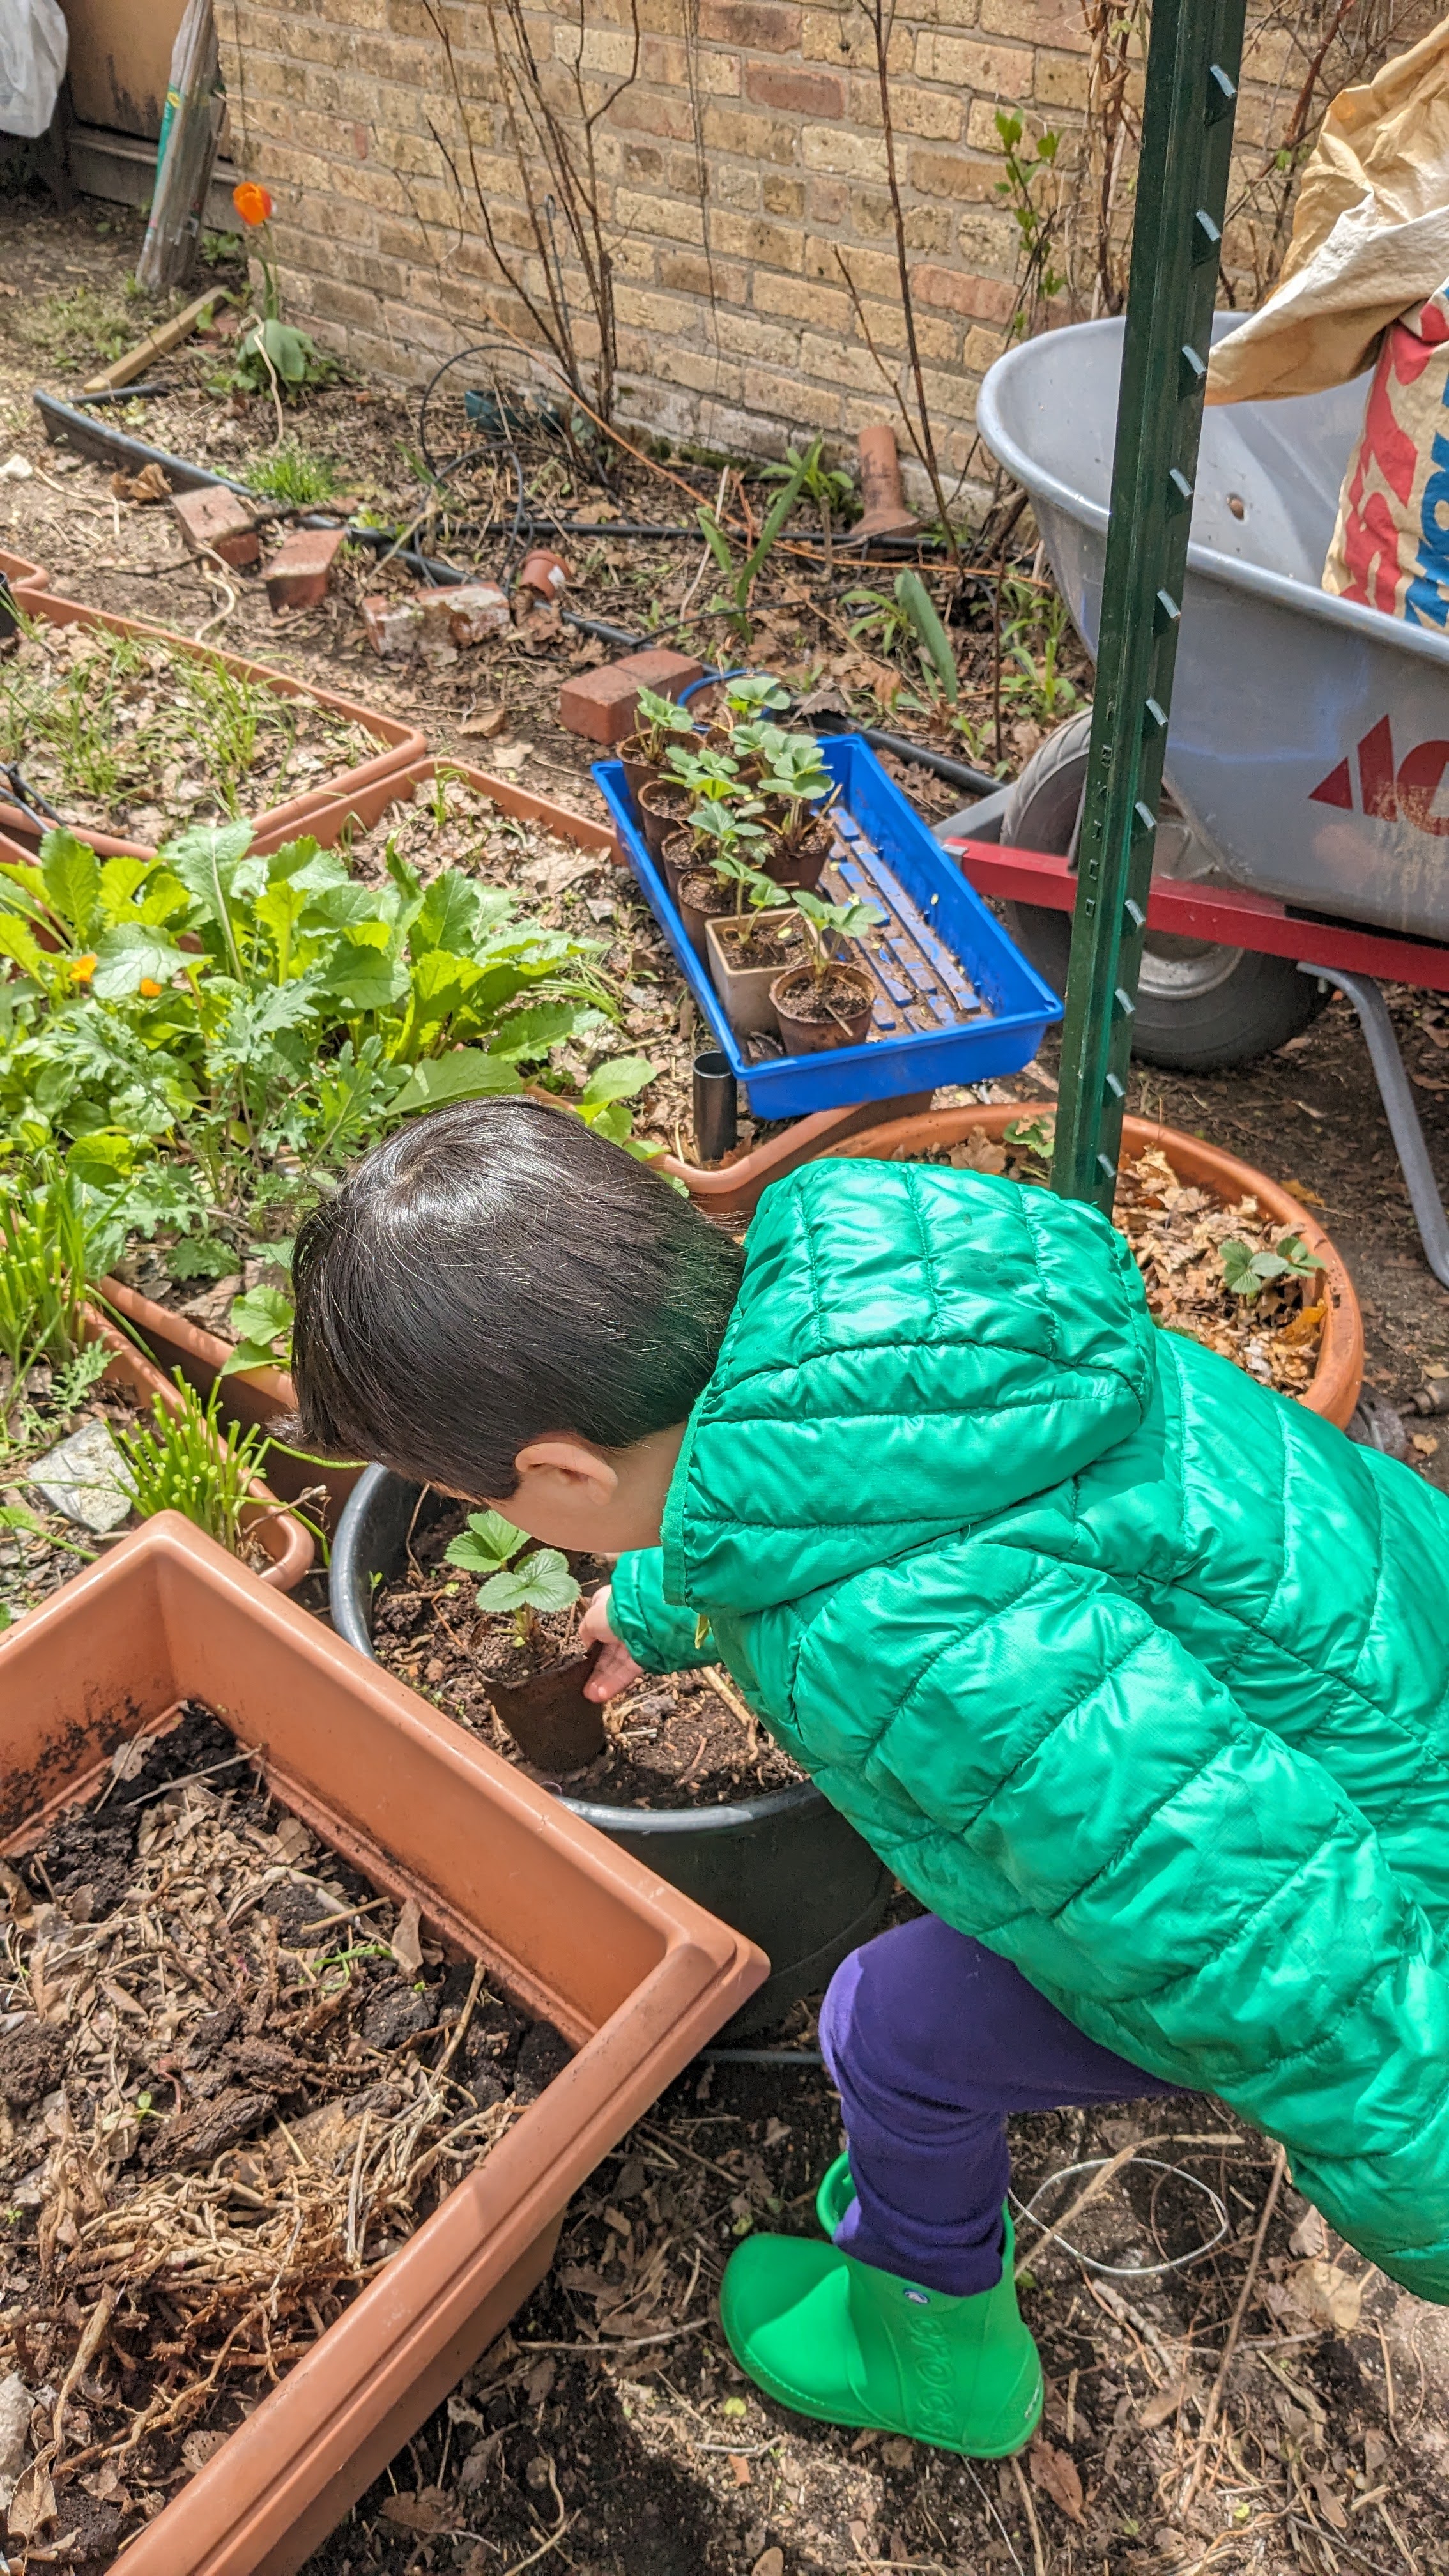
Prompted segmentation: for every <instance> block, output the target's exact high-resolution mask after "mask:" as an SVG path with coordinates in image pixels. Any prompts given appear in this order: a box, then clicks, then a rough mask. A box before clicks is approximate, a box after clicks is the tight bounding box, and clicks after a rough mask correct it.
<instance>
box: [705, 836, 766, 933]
mask: <svg viewBox="0 0 1449 2576" xmlns="http://www.w3.org/2000/svg"><path fill="white" fill-rule="evenodd" d="M711 865H712V867H713V869H714V873H715V875H716V876H717V877H719V878H720V879H721V881H722V883H724V884H725V885H732V886H733V887H734V890H735V916H734V917H735V919H736V921H740V920H743V918H744V910H745V905H746V904H747V903H748V905H749V907H750V910H751V912H763V911H764V910H765V907H766V905H767V904H777V903H778V902H779V901H780V888H779V886H778V885H777V884H776V883H775V880H774V878H773V877H767V876H766V875H765V873H764V871H763V870H762V869H760V868H757V867H756V866H755V865H754V864H753V862H752V861H751V860H749V859H747V858H745V857H744V856H743V855H742V854H741V853H739V852H735V851H731V852H729V853H727V854H721V856H720V857H719V858H717V859H714V860H712V861H711Z"/></svg>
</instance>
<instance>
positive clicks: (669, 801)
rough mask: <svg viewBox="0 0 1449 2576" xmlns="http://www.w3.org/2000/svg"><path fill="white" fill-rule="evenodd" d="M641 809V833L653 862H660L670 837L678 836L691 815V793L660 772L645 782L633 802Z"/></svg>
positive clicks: (676, 781) (675, 780)
mask: <svg viewBox="0 0 1449 2576" xmlns="http://www.w3.org/2000/svg"><path fill="white" fill-rule="evenodd" d="M634 802H635V804H636V805H637V806H638V809H639V832H640V836H641V838H642V840H643V843H644V847H645V849H646V850H647V851H648V853H649V856H650V857H651V859H657V858H659V857H660V856H661V855H662V853H663V849H664V844H665V842H666V841H667V840H668V839H669V837H670V835H671V833H674V832H677V831H678V829H679V827H680V825H681V824H682V822H683V821H684V818H685V816H686V814H687V813H688V812H689V790H688V788H687V787H685V786H682V785H681V784H680V782H679V781H678V780H677V779H673V778H661V777H660V776H659V775H658V773H657V772H655V773H654V774H652V775H651V776H650V777H648V778H646V779H645V781H644V784H643V786H642V787H641V788H640V790H639V793H638V795H637V796H636V797H635V799H634Z"/></svg>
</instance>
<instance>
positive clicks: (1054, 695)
mask: <svg viewBox="0 0 1449 2576" xmlns="http://www.w3.org/2000/svg"><path fill="white" fill-rule="evenodd" d="M1069 631H1070V620H1069V618H1068V614H1067V604H1066V601H1065V600H1064V599H1063V598H1062V597H1061V594H1060V592H1058V591H1055V590H1042V589H1038V587H1037V586H1036V584H1035V583H1034V582H1026V581H1006V582H1003V584H1002V627H1001V641H1002V674H1001V694H1002V697H1003V698H1004V699H1005V700H1007V702H1008V703H1009V704H1010V705H1011V706H1012V707H1013V708H1014V709H1015V711H1016V713H1017V714H1018V715H1021V716H1025V717H1028V718H1030V719H1031V720H1033V721H1034V722H1036V723H1039V724H1043V725H1054V724H1057V723H1059V722H1060V721H1061V719H1062V717H1063V716H1066V715H1069V714H1070V713H1071V710H1072V708H1073V707H1074V706H1075V705H1076V703H1077V689H1076V685H1075V683H1074V682H1073V681H1071V680H1069V679H1068V678H1067V677H1066V675H1065V673H1064V672H1063V671H1062V669H1061V653H1062V646H1063V644H1064V642H1065V641H1066V638H1067V635H1068V633H1069Z"/></svg>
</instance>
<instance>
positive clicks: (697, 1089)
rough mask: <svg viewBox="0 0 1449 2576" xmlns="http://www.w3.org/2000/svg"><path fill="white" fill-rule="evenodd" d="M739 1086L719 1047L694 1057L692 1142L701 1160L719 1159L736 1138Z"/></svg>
mask: <svg viewBox="0 0 1449 2576" xmlns="http://www.w3.org/2000/svg"><path fill="white" fill-rule="evenodd" d="M739 1133H740V1130H739V1088H738V1085H737V1084H736V1081H735V1078H734V1075H733V1073H732V1072H731V1070H730V1060H729V1057H728V1056H727V1055H724V1054H722V1053H721V1051H720V1049H719V1048H718V1047H706V1048H705V1050H704V1052H703V1054H702V1055H697V1056H696V1057H695V1059H694V1143H695V1151H696V1152H697V1154H698V1155H699V1159H700V1161H701V1162H702V1163H704V1164H709V1163H722V1162H723V1161H724V1158H725V1156H726V1154H732V1153H733V1152H734V1149H735V1147H736V1145H737V1144H738V1142H739Z"/></svg>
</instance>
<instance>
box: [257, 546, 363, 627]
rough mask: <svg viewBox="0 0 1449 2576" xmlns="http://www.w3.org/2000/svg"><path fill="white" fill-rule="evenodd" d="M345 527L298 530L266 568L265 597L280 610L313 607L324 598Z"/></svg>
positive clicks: (272, 605) (274, 611) (272, 606)
mask: <svg viewBox="0 0 1449 2576" xmlns="http://www.w3.org/2000/svg"><path fill="white" fill-rule="evenodd" d="M346 533H347V532H346V530H345V529H344V528H297V529H294V531H293V533H292V535H291V536H290V537H288V538H287V539H286V540H285V542H284V543H283V544H282V545H280V546H279V547H278V548H277V551H276V553H275V554H274V555H273V557H272V560H271V562H270V563H269V564H268V566H267V598H268V601H269V603H270V605H271V608H272V612H273V615H275V614H276V612H277V610H278V609H281V608H315V607H316V605H317V602H318V600H319V599H325V598H326V596H327V592H328V588H329V586H330V584H331V580H332V567H333V565H334V563H335V562H336V560H337V557H338V555H339V553H340V552H341V549H342V546H343V544H344V542H345V539H346Z"/></svg>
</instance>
